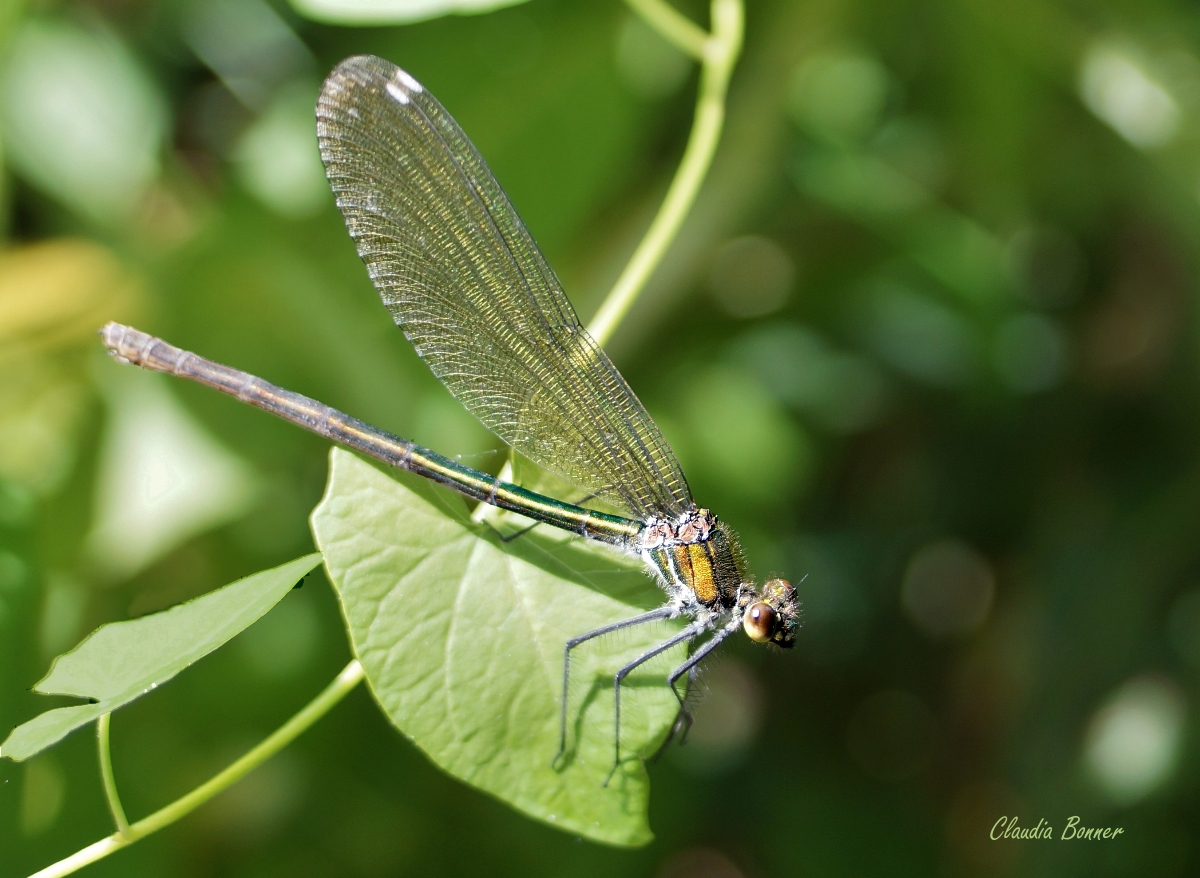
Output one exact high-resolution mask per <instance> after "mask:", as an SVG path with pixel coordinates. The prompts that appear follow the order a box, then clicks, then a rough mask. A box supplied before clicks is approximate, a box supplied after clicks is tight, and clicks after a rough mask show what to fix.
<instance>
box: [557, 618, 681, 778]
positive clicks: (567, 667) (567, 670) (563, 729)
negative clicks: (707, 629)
mask: <svg viewBox="0 0 1200 878" xmlns="http://www.w3.org/2000/svg"><path fill="white" fill-rule="evenodd" d="M674 613H675V609H674V608H673V607H670V606H666V607H659V608H658V609H657V610H651V611H650V612H648V613H642V614H641V615H640V616H634V617H633V618H632V619H624V620H622V621H620V622H613V623H611V624H609V625H601V626H600V627H599V628H596V629H594V630H592V631H589V632H587V633H586V634H580V635H579V636H578V637H572V638H571V639H570V640H568V641H567V643H566V646H565V647H563V687H562V722H561V726H560V734H559V739H558V753H556V754H555V756H554V759H552V760H551V762H550V765H551V767H553V766H555V765H557V764H558V760H559V759H561V758H562V757H563V754H564V753H565V752H566V750H567V693H568V692H569V691H570V683H571V650H573V649H574V648H575V647H577V646H579V644H581V643H586V642H587V641H589V640H591V639H592V638H593V637H600V636H601V635H603V634H611V633H612V632H613V631H621V630H623V629H625V628H632V627H633V626H634V625H642V624H644V623H646V622H655V621H658V620H659V619H669V618H671V616H672V615H673V614H674Z"/></svg>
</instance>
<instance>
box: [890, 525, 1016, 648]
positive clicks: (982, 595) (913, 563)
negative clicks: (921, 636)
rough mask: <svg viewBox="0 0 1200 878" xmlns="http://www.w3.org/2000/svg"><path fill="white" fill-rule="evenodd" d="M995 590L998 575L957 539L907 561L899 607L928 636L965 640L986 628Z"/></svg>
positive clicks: (940, 542) (928, 547)
mask: <svg viewBox="0 0 1200 878" xmlns="http://www.w3.org/2000/svg"><path fill="white" fill-rule="evenodd" d="M995 588H996V580H995V575H994V574H993V573H992V568H991V567H990V566H989V565H988V563H987V560H986V559H984V557H983V556H982V555H980V554H979V553H978V552H976V551H975V550H974V549H972V548H971V547H970V546H968V545H966V544H965V543H962V542H960V541H958V540H952V539H946V540H937V541H936V542H932V543H929V544H928V545H925V546H923V547H921V548H920V549H918V550H917V552H916V553H915V554H914V555H913V556H912V559H911V560H910V561H909V562H908V568H907V569H906V570H905V572H904V583H903V585H902V586H901V591H900V603H901V605H902V606H903V607H904V612H905V614H906V615H907V616H908V618H909V620H911V621H912V623H913V624H914V625H916V626H917V628H919V629H920V630H921V631H922V632H923V633H925V634H927V635H928V636H930V637H933V638H938V639H940V638H948V637H960V636H962V635H964V634H969V633H971V632H972V631H975V630H976V629H977V628H979V626H980V625H982V624H983V621H984V620H985V619H986V618H987V614H988V611H989V610H990V609H991V606H992V596H993V594H994V593H995Z"/></svg>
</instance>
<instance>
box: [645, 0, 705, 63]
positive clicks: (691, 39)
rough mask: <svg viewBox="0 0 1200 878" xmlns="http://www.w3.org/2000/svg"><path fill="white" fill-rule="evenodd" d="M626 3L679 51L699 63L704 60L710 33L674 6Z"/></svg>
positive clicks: (651, 0) (653, 0)
mask: <svg viewBox="0 0 1200 878" xmlns="http://www.w3.org/2000/svg"><path fill="white" fill-rule="evenodd" d="M625 3H626V4H627V5H628V6H629V8H630V9H632V10H633V11H634V12H636V13H637V14H638V15H640V16H641V17H642V19H643V20H644V21H645V22H646V23H647V24H648V25H650V26H651V27H652V28H654V29H655V30H656V31H658V32H659V33H660V34H662V35H663V36H664V37H666V39H668V40H669V41H670V42H672V43H674V45H675V46H676V47H677V48H678V49H680V50H681V51H683V52H685V53H687V54H688V55H691V56H692V57H693V58H694V59H696V60H697V61H703V60H704V44H705V43H707V42H708V33H707V32H706V31H705V30H704V28H702V27H700V25H698V24H696V23H695V22H693V21H692V20H691V19H690V18H688V17H687V16H685V15H684V14H683V13H681V12H679V11H678V10H676V9H675V7H674V6H671V5H669V4H667V3H666V2H664V0H625Z"/></svg>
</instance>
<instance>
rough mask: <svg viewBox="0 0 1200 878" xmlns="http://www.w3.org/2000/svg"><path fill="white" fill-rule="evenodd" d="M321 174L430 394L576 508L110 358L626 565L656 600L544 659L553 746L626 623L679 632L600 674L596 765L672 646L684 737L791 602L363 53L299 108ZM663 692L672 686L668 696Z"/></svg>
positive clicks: (486, 173)
mask: <svg viewBox="0 0 1200 878" xmlns="http://www.w3.org/2000/svg"><path fill="white" fill-rule="evenodd" d="M316 115H317V139H318V143H319V146H320V152H321V158H322V160H323V162H324V165H325V171H326V175H327V177H328V178H329V182H330V185H331V186H332V188H333V192H334V194H335V196H336V201H337V206H338V208H339V209H340V210H341V213H342V215H343V217H344V218H345V221H346V226H347V228H348V229H349V232H350V235H351V237H352V238H353V240H354V242H355V244H356V247H357V250H358V254H359V256H360V257H361V258H362V260H363V262H364V263H365V264H366V267H367V271H368V274H369V275H370V278H371V280H372V282H373V283H374V285H375V288H376V290H377V291H378V292H379V295H380V297H381V298H382V300H383V303H384V305H385V306H386V307H387V309H388V310H389V311H390V312H391V315H392V317H393V319H394V320H395V322H396V324H397V325H399V327H400V328H401V330H402V331H403V332H404V334H405V336H406V337H407V338H408V340H409V342H411V343H412V345H413V346H414V347H415V348H416V351H417V353H418V354H419V355H420V356H421V358H422V359H423V360H424V361H425V362H426V363H427V364H428V365H429V367H430V369H431V370H432V371H433V373H434V374H435V375H436V376H437V377H438V379H440V380H441V382H442V384H443V385H445V387H446V388H447V389H448V390H449V391H450V392H451V393H452V394H453V395H454V396H455V397H456V398H457V399H458V400H459V401H460V402H461V403H462V405H463V406H465V407H466V408H467V409H468V410H469V411H470V412H471V413H472V414H474V415H475V416H476V417H477V418H478V419H479V420H480V421H481V422H482V423H483V424H484V425H485V426H486V427H487V428H488V429H490V430H491V431H492V432H493V433H494V434H495V435H497V436H498V437H499V438H500V439H502V440H503V441H504V442H505V443H507V444H508V445H509V446H511V447H512V448H513V449H515V450H516V451H518V452H519V453H521V454H522V455H524V456H525V457H526V458H528V459H529V460H531V461H533V462H534V463H535V464H537V465H538V466H540V467H542V468H543V469H545V470H547V471H549V472H552V473H555V474H557V475H558V476H560V477H562V478H564V479H566V480H567V482H569V483H571V484H573V485H575V486H577V487H579V488H580V489H581V490H582V491H585V492H586V493H587V498H586V499H585V500H584V501H582V502H584V503H586V502H588V501H589V500H592V499H595V500H598V501H600V502H599V503H597V504H594V505H605V506H607V507H608V508H610V509H616V510H619V511H621V512H622V513H624V514H620V515H618V514H614V513H612V512H607V511H604V510H601V509H595V508H590V507H588V506H585V505H581V504H577V503H570V502H566V501H564V500H561V499H557V498H554V497H550V496H546V495H543V494H539V493H537V492H534V491H531V490H528V489H526V488H523V487H521V486H520V485H517V484H513V483H510V482H508V481H505V480H503V479H502V478H501V477H500V476H493V475H490V474H488V473H485V472H482V471H479V470H476V469H473V468H471V467H469V466H466V465H464V464H463V463H461V462H459V461H456V460H452V459H450V458H447V457H445V456H443V455H440V454H438V453H437V452H435V451H431V450H430V449H427V448H423V447H421V446H420V445H417V444H416V443H414V442H410V441H408V440H406V439H402V438H400V437H398V436H395V435H393V434H391V433H387V432H385V431H383V430H380V429H377V428H375V427H372V426H371V425H369V424H367V423H364V422H363V421H360V420H358V419H356V418H353V417H351V416H350V415H347V414H344V413H342V412H339V411H336V410H335V409H332V408H330V407H329V406H326V405H324V404H322V403H320V402H317V401H316V400H313V399H310V398H308V397H305V396H302V395H300V394H298V393H294V392H291V391H288V390H285V389H283V388H281V387H277V386H275V385H273V384H270V383H268V382H267V381H265V380H263V379H261V378H258V377H255V376H253V375H250V374H249V373H246V372H242V371H240V370H237V369H234V368H231V367H229V366H225V365H221V364H219V363H215V362H213V361H211V360H206V359H204V358H202V357H200V356H198V355H196V354H193V353H190V352H188V351H184V350H181V349H180V348H177V347H175V346H173V345H170V344H168V343H167V342H165V341H163V340H162V339H159V338H155V337H153V336H151V335H148V334H146V333H143V332H140V331H139V330H136V329H133V328H132V327H128V326H122V325H120V324H117V323H109V324H108V325H106V326H105V327H104V328H103V329H102V330H101V336H102V338H103V341H104V343H105V345H106V346H107V348H108V349H109V352H110V353H111V354H113V355H114V356H115V357H116V358H118V359H119V360H121V361H123V362H128V363H133V364H136V365H138V366H141V367H143V368H146V369H150V370H155V371H160V372H166V373H170V374H173V375H177V376H180V377H183V378H187V379H191V380H193V381H197V382H199V383H201V384H204V385H207V386H209V387H212V388H215V389H216V390H219V391H222V392H224V393H227V394H229V395H231V396H234V397H236V398H237V399H239V400H241V401H242V402H245V403H248V404H250V405H253V406H256V407H258V408H260V409H263V410H265V411H267V412H270V413H272V414H274V415H277V416H279V417H282V418H284V419H286V420H288V421H291V422H292V423H294V424H297V425H299V426H301V427H303V428H304V429H306V430H310V431H312V432H314V433H316V434H318V435H320V436H323V437H325V438H326V439H328V440H330V441H332V442H333V443H336V444H338V445H342V446H344V447H346V448H349V449H351V450H354V451H358V452H360V453H363V454H365V455H368V456H370V457H373V458H375V459H377V460H380V461H382V462H384V463H385V464H388V465H390V466H393V467H398V468H400V469H403V470H407V471H408V472H411V473H415V474H417V475H419V476H424V477H425V478H427V479H431V480H432V481H434V482H437V483H439V484H442V485H445V486H447V487H449V488H452V489H454V490H456V491H458V492H460V493H461V494H463V495H465V496H466V497H468V498H470V499H472V500H476V501H479V502H481V503H485V504H489V505H490V506H493V507H497V508H499V509H501V510H507V511H510V512H515V513H519V514H520V515H522V516H524V517H526V518H527V519H530V520H532V521H533V522H534V525H533V526H537V524H546V525H551V526H554V527H557V528H561V529H563V530H566V531H570V532H572V533H574V534H578V535H579V536H581V537H584V538H587V539H590V540H596V541H599V542H601V543H605V544H607V545H609V546H612V547H614V548H616V549H617V550H619V551H622V552H625V553H629V554H632V555H634V556H637V557H638V558H640V559H641V560H642V561H643V562H644V564H645V566H646V569H647V570H648V572H649V573H650V574H651V575H652V576H653V577H654V579H655V580H656V581H657V583H658V584H659V585H660V586H661V587H662V590H663V591H664V592H665V593H666V602H665V603H664V604H663V605H662V606H660V607H658V608H657V609H654V610H650V611H649V612H645V613H642V614H640V615H637V616H634V617H633V618H630V619H625V620H623V621H620V622H616V623H613V624H608V625H603V626H601V627H599V628H596V629H594V630H592V631H587V632H584V633H581V634H579V636H577V637H573V638H571V639H570V640H568V641H567V642H566V644H565V645H564V647H563V677H562V699H561V717H560V722H561V735H560V741H559V751H558V753H557V754H556V755H555V757H554V760H553V763H552V764H555V765H558V764H559V762H560V760H561V759H562V758H563V756H564V754H565V751H566V743H567V696H568V693H569V689H570V682H571V655H572V652H573V650H575V649H576V648H577V647H579V646H580V645H581V644H584V643H586V642H588V641H589V640H592V639H594V638H597V637H601V636H603V635H606V634H611V633H613V632H615V631H620V630H622V629H626V628H630V627H633V626H637V625H645V624H648V623H652V622H657V621H661V620H668V619H683V620H686V624H685V625H684V626H683V628H682V629H681V630H679V631H678V632H677V633H674V634H672V635H671V636H670V637H669V638H667V639H666V640H663V641H662V642H661V643H659V644H658V645H656V646H654V647H653V648H651V649H648V650H646V651H645V652H643V653H641V654H640V655H637V656H635V657H633V658H631V659H630V660H629V661H628V662H626V663H625V664H624V665H623V666H622V667H621V668H620V669H619V670H617V671H616V673H615V674H614V676H613V680H612V686H613V695H614V708H613V767H612V770H611V771H610V772H609V774H608V776H607V778H606V779H605V781H604V783H605V785H607V783H608V781H609V780H610V779H611V778H612V776H613V773H614V772H615V771H616V769H617V767H618V766H619V765H620V763H621V758H622V752H621V684H622V682H623V681H624V680H625V679H626V678H627V677H628V676H629V675H630V673H632V672H633V671H634V670H635V669H636V668H638V667H639V666H641V665H644V664H645V663H646V662H648V661H650V660H651V659H653V658H654V657H655V656H658V655H661V654H662V653H665V652H667V651H669V650H671V649H673V648H675V647H678V646H680V645H682V644H686V645H687V646H686V647H685V649H686V659H685V660H684V661H683V662H682V663H680V664H679V666H678V667H676V668H674V669H673V670H672V671H671V672H670V673H669V674H668V675H667V680H666V683H667V685H668V686H669V687H670V688H671V691H672V692H673V693H674V694H675V697H676V698H677V699H678V701H679V712H678V714H677V717H676V721H675V723H674V724H673V726H672V728H671V729H670V730H669V733H668V736H667V739H666V742H664V746H665V744H666V743H669V741H670V740H671V739H672V738H673V737H674V736H675V735H676V734H678V733H680V732H682V734H683V735H686V733H687V730H688V729H689V728H690V726H691V724H692V721H693V718H692V715H691V713H690V711H689V708H688V692H689V689H690V687H691V686H692V684H693V683H694V680H695V676H696V670H697V668H698V666H699V665H700V663H701V662H702V661H703V660H704V659H705V658H706V657H707V656H709V655H710V654H711V653H712V652H713V650H714V649H716V648H717V647H718V646H719V645H720V644H721V643H722V642H723V641H725V640H726V639H727V638H728V637H730V636H731V635H732V634H734V633H735V632H736V631H737V630H738V629H742V630H743V631H745V633H746V635H747V636H749V638H750V639H751V640H752V641H754V642H756V643H767V644H774V645H776V646H779V647H783V648H789V647H791V646H793V644H794V643H795V639H796V631H797V628H798V626H799V624H800V606H799V602H798V600H797V597H796V591H795V589H794V588H793V587H792V585H791V584H790V583H788V582H787V581H786V580H783V579H770V580H768V581H766V582H764V583H763V584H762V585H761V586H759V585H756V584H755V582H754V581H753V580H752V579H751V578H750V577H749V576H748V575H747V573H746V572H745V563H744V560H743V558H742V551H741V547H740V545H739V542H738V539H737V536H736V534H735V533H734V532H733V530H731V529H730V528H729V526H728V525H727V524H726V523H725V522H724V521H722V520H720V519H719V518H718V517H717V516H716V515H715V514H713V513H712V512H711V511H709V510H708V509H704V508H701V507H699V506H697V504H696V502H695V501H694V500H693V499H692V494H691V491H690V489H689V487H688V483H687V479H686V478H685V476H684V474H683V470H682V469H681V468H680V465H679V462H678V460H677V459H676V457H675V454H674V452H673V451H672V450H671V447H670V445H668V443H667V440H666V439H665V438H664V437H663V434H662V432H661V431H660V430H659V429H658V426H657V425H656V424H655V423H654V421H653V420H652V419H651V417H650V415H649V413H648V412H647V411H646V408H645V407H644V406H643V405H642V403H641V402H640V401H639V400H638V398H637V396H636V395H634V392H633V390H632V389H631V388H630V386H629V385H628V384H627V383H626V381H625V379H624V378H623V377H622V375H621V373H620V372H618V371H617V368H616V366H614V365H613V363H612V361H611V360H610V359H609V358H608V356H607V355H606V354H605V353H604V351H603V350H602V349H601V348H600V346H599V345H598V344H597V343H596V341H595V340H594V339H593V338H592V337H591V335H589V334H588V332H587V330H586V329H585V328H584V326H583V324H582V323H580V320H579V317H578V316H577V314H576V313H575V309H574V308H573V307H572V305H571V303H570V301H569V300H568V299H567V296H566V294H565V293H564V291H563V287H562V284H561V283H560V282H559V280H558V278H557V277H556V276H555V274H554V271H553V270H552V269H551V268H550V266H549V264H548V263H547V262H546V260H545V258H544V257H543V256H542V254H541V252H540V251H539V249H538V247H537V245H536V244H535V243H534V240H533V238H532V236H531V235H530V233H529V232H528V230H527V229H526V227H525V225H524V223H523V222H522V221H521V219H520V217H518V215H517V212H516V210H515V209H514V207H513V205H512V203H511V202H510V201H509V199H508V197H507V195H505V193H504V191H503V190H502V189H501V188H500V184H499V183H498V182H497V181H496V178H495V177H494V176H493V175H492V172H491V171H490V170H489V169H488V166H487V165H486V164H485V162H484V160H483V158H482V157H481V156H480V154H479V152H478V151H477V150H476V149H475V147H474V145H473V144H472V143H471V141H470V140H469V139H468V138H467V135H466V134H465V133H464V132H463V130H462V128H460V127H459V125H458V123H456V122H455V121H454V119H453V118H452V117H451V116H450V114H449V113H448V112H447V111H446V109H445V108H444V107H443V106H442V105H441V104H440V103H439V102H438V101H437V100H436V99H435V98H434V97H433V96H432V95H431V94H430V93H429V92H428V91H426V90H425V89H424V88H423V87H422V86H421V85H420V83H418V82H417V81H416V80H415V79H414V78H413V77H412V76H410V75H409V74H408V73H406V72H405V71H403V70H401V69H400V68H399V67H397V66H395V65H394V64H392V63H390V62H388V61H385V60H383V59H381V58H377V57H374V56H369V55H361V56H355V57H352V58H348V59H346V60H345V61H342V62H341V63H340V64H339V65H338V66H337V67H336V68H335V69H334V70H333V72H332V73H331V74H330V76H329V77H328V79H326V81H325V83H324V85H323V86H322V89H321V93H320V97H319V98H318V101H317V112H316ZM681 679H682V680H683V681H684V682H683V689H682V691H681V690H680V687H679V682H680V680H681Z"/></svg>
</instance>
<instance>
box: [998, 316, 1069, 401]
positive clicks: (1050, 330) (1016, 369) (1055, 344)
mask: <svg viewBox="0 0 1200 878" xmlns="http://www.w3.org/2000/svg"><path fill="white" fill-rule="evenodd" d="M993 353H994V356H995V363H996V371H997V372H998V373H999V374H1000V378H1001V380H1003V381H1004V383H1005V384H1006V385H1007V386H1008V387H1009V388H1010V389H1012V390H1014V391H1016V392H1017V393H1038V392H1039V391H1043V390H1049V389H1050V388H1052V387H1055V386H1056V385H1057V384H1058V383H1059V382H1060V381H1061V380H1062V377H1063V373H1064V371H1065V370H1066V366H1067V341H1066V338H1064V336H1063V332H1062V330H1061V329H1060V328H1059V326H1058V324H1057V323H1056V322H1055V321H1054V320H1051V319H1050V318H1049V317H1044V316H1043V315H1041V314H1018V315H1016V316H1015V317H1010V318H1009V319H1008V320H1006V321H1005V322H1004V323H1002V324H1001V325H1000V328H999V329H998V330H997V331H996V341H995V347H994V349H993Z"/></svg>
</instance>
